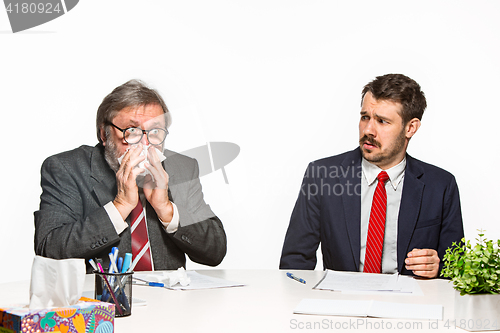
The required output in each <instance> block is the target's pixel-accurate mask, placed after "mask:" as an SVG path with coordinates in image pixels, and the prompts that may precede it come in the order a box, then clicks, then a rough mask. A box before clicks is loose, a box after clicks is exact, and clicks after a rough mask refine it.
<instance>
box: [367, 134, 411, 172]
mask: <svg viewBox="0 0 500 333" xmlns="http://www.w3.org/2000/svg"><path fill="white" fill-rule="evenodd" d="M364 141H369V142H371V143H372V144H373V145H374V146H376V147H378V148H382V145H381V144H380V142H378V141H377V140H375V139H373V138H371V137H369V136H367V135H364V136H363V137H362V138H361V139H360V140H359V147H360V148H361V153H362V155H363V158H364V159H365V160H367V161H368V162H370V163H373V164H377V163H380V162H387V161H391V160H392V159H393V158H394V157H395V156H397V155H398V154H399V153H401V151H402V150H403V149H405V143H406V136H405V131H404V128H403V130H402V131H401V133H399V135H398V136H397V138H396V140H395V141H394V142H393V143H392V144H391V145H390V146H389V147H387V148H386V149H385V150H383V149H382V151H381V152H380V153H378V154H374V155H371V156H370V152H371V150H369V149H365V148H364V147H363V142H364Z"/></svg>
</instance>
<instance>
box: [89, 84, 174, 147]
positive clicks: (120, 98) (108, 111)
mask: <svg viewBox="0 0 500 333" xmlns="http://www.w3.org/2000/svg"><path fill="white" fill-rule="evenodd" d="M150 104H157V105H159V106H161V108H162V109H163V112H164V113H165V122H166V126H167V127H169V126H170V124H171V123H172V118H171V116H170V112H169V111H168V108H167V105H166V104H165V101H164V100H163V98H162V97H161V96H160V94H159V93H158V92H157V91H156V90H155V89H151V88H149V87H147V86H146V84H145V83H144V82H142V81H140V80H130V81H128V82H125V83H124V84H122V85H121V86H118V87H116V88H115V89H114V90H113V91H112V92H111V93H110V94H109V95H107V96H106V97H104V99H103V100H102V103H101V105H99V108H98V109H97V117H96V130H97V139H98V140H99V142H100V143H102V138H101V128H105V127H104V126H108V124H109V123H110V122H111V121H112V120H113V119H114V118H115V117H116V115H117V114H118V112H120V111H121V110H123V109H125V108H128V107H139V106H145V105H150Z"/></svg>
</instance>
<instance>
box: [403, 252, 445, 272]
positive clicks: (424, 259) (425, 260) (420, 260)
mask: <svg viewBox="0 0 500 333" xmlns="http://www.w3.org/2000/svg"><path fill="white" fill-rule="evenodd" d="M439 261H440V260H439V257H438V254H437V251H436V250H432V249H413V250H412V251H411V252H409V253H408V255H407V258H406V259H405V264H406V269H408V270H411V271H413V273H414V274H415V275H418V276H422V277H426V278H435V277H437V275H438V271H439Z"/></svg>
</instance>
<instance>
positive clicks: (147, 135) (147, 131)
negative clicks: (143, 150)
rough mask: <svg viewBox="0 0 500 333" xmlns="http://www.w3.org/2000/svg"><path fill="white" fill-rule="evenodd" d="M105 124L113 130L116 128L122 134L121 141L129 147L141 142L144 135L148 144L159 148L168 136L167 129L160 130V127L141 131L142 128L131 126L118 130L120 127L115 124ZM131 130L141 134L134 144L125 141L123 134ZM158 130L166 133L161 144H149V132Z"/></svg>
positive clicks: (109, 122) (108, 122)
mask: <svg viewBox="0 0 500 333" xmlns="http://www.w3.org/2000/svg"><path fill="white" fill-rule="evenodd" d="M106 123H107V124H108V125H111V126H113V127H114V128H116V129H117V130H119V131H121V132H122V135H123V140H125V142H126V143H128V144H129V145H135V144H138V143H139V142H141V140H142V138H143V137H144V134H146V137H147V139H148V142H149V143H150V144H152V145H155V146H159V145H161V144H162V143H163V142H165V140H166V139H167V136H168V134H169V133H168V129H166V128H161V127H156V128H152V129H148V130H143V129H142V128H140V127H133V126H132V127H127V128H125V129H123V128H120V127H118V126H116V125H115V124H113V123H112V122H111V121H107V122H106ZM131 128H135V129H138V130H140V131H141V132H142V134H141V138H140V139H139V141H137V142H134V143H130V142H128V141H127V139H126V138H125V132H126V131H128V130H129V129H131ZM158 129H159V130H162V131H165V133H166V134H165V137H164V138H163V140H162V142H160V143H157V144H153V143H151V140H149V132H151V131H154V130H158Z"/></svg>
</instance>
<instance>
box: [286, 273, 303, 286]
mask: <svg viewBox="0 0 500 333" xmlns="http://www.w3.org/2000/svg"><path fill="white" fill-rule="evenodd" d="M286 276H288V277H289V278H290V279H294V280H295V281H299V282H300V283H303V284H306V280H304V279H301V278H299V277H297V276H295V275H293V274H292V273H286Z"/></svg>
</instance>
